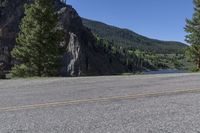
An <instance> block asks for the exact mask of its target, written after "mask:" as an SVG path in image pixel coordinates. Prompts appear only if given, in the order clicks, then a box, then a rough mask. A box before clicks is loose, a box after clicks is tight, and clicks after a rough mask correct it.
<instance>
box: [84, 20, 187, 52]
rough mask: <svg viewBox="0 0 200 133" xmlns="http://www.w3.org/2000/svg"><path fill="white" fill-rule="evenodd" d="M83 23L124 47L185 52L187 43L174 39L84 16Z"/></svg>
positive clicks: (97, 33)
mask: <svg viewBox="0 0 200 133" xmlns="http://www.w3.org/2000/svg"><path fill="white" fill-rule="evenodd" d="M82 22H83V24H84V25H85V26H86V27H88V28H89V29H91V31H92V32H93V34H95V35H97V36H98V37H100V38H103V39H106V40H109V41H111V42H113V43H114V44H115V45H118V46H122V47H124V48H133V49H140V50H142V51H150V52H155V53H159V54H173V53H183V51H184V49H185V48H186V47H187V45H186V44H183V43H181V42H174V41H160V40H155V39H150V38H147V37H145V36H142V35H139V34H137V33H135V32H133V31H131V30H128V29H121V28H118V27H115V26H110V25H107V24H105V23H102V22H98V21H94V20H89V19H86V18H82Z"/></svg>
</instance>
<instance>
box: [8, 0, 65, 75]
mask: <svg viewBox="0 0 200 133" xmlns="http://www.w3.org/2000/svg"><path fill="white" fill-rule="evenodd" d="M16 41H17V45H16V46H15V48H14V49H13V51H12V56H13V57H14V58H15V59H16V60H17V61H18V62H20V64H18V65H15V66H14V68H13V69H12V74H13V75H14V76H57V75H58V73H59V67H60V65H59V64H60V58H61V55H62V52H61V48H60V46H59V44H60V42H61V41H62V30H61V29H60V28H59V26H58V15H57V14H56V13H55V10H54V0H35V1H34V3H33V4H31V5H25V17H24V18H23V19H22V22H21V25H20V33H19V35H18V37H17V39H16Z"/></svg>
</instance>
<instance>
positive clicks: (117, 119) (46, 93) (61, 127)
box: [0, 73, 200, 133]
mask: <svg viewBox="0 0 200 133" xmlns="http://www.w3.org/2000/svg"><path fill="white" fill-rule="evenodd" d="M0 133H200V74H190V73H188V74H187V73H180V74H164V75H135V76H106V77H104V76H102V77H82V78H42V79H18V80H1V81H0Z"/></svg>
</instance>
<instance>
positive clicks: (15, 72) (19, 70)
mask: <svg viewBox="0 0 200 133" xmlns="http://www.w3.org/2000/svg"><path fill="white" fill-rule="evenodd" d="M11 75H12V77H29V76H31V75H30V70H29V68H28V67H27V66H26V65H24V64H22V65H15V66H14V67H13V68H12V70H11Z"/></svg>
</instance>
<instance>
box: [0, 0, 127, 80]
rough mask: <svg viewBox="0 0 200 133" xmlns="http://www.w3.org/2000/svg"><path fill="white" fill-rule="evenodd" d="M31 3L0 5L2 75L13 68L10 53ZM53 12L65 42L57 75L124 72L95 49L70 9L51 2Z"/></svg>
mask: <svg viewBox="0 0 200 133" xmlns="http://www.w3.org/2000/svg"><path fill="white" fill-rule="evenodd" d="M33 1H34V0H1V1H0V64H2V63H3V64H4V71H5V70H6V71H9V70H10V69H11V67H12V66H13V65H14V64H16V60H14V59H13V58H12V57H11V51H12V49H13V48H14V47H15V45H16V41H15V40H16V37H17V35H18V33H19V25H20V21H21V19H22V18H23V16H24V4H31V3H32V2H33ZM55 12H57V13H58V14H59V17H60V25H61V27H62V28H63V30H64V38H65V41H64V42H62V43H61V44H62V46H63V48H64V49H65V50H66V52H65V53H64V55H63V60H62V64H63V67H62V69H61V70H60V72H61V74H60V75H62V76H83V75H108V74H116V73H123V72H125V71H127V66H125V65H124V64H122V63H121V62H120V61H119V60H118V58H117V57H116V56H111V55H110V53H109V52H106V51H105V49H104V48H102V47H101V46H99V45H97V39H96V37H95V36H93V34H92V33H91V31H90V30H88V28H86V27H85V26H84V25H83V24H82V20H81V17H80V16H79V15H78V13H77V12H76V10H75V9H74V8H73V7H72V6H70V5H66V4H65V3H63V2H62V0H55ZM44 54H45V53H44ZM111 60H112V62H111Z"/></svg>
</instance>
